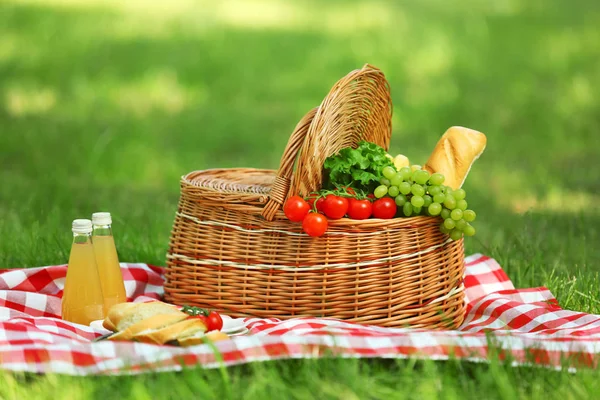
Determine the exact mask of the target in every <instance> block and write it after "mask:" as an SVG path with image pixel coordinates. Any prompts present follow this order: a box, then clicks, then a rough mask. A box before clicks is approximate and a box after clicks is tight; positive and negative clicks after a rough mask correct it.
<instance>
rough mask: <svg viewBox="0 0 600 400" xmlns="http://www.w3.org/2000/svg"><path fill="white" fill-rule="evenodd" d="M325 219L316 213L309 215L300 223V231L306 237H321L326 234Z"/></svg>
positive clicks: (326, 224) (326, 223)
mask: <svg viewBox="0 0 600 400" xmlns="http://www.w3.org/2000/svg"><path fill="white" fill-rule="evenodd" d="M328 225H329V223H328V222H327V218H325V216H324V215H322V214H318V213H312V212H311V213H309V214H308V215H307V216H306V217H305V218H304V221H302V229H303V230H304V232H306V234H307V235H308V236H313V237H318V236H323V235H324V234H325V232H327V226H328Z"/></svg>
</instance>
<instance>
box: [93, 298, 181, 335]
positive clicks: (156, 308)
mask: <svg viewBox="0 0 600 400" xmlns="http://www.w3.org/2000/svg"><path fill="white" fill-rule="evenodd" d="M161 314H163V315H166V314H184V313H183V312H182V311H181V310H179V309H178V308H177V307H176V306H173V305H171V304H167V303H163V302H162V301H151V302H148V303H119V304H115V305H114V306H112V307H111V308H110V310H109V311H108V314H107V316H106V318H105V319H104V322H103V323H102V326H103V327H104V328H106V329H108V330H111V331H113V332H116V331H123V330H125V329H127V328H128V327H129V326H131V325H134V324H136V323H138V322H140V321H143V320H144V319H146V318H149V317H152V316H154V315H161Z"/></svg>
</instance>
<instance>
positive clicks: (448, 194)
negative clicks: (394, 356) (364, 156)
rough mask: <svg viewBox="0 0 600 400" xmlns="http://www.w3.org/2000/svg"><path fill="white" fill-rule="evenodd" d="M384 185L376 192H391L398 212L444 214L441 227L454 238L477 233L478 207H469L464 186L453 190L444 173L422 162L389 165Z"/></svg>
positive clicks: (385, 171) (441, 215)
mask: <svg viewBox="0 0 600 400" xmlns="http://www.w3.org/2000/svg"><path fill="white" fill-rule="evenodd" d="M382 173H383V178H381V181H380V183H381V185H380V186H378V187H377V188H376V189H375V191H374V193H373V194H374V195H375V197H376V198H378V199H379V198H382V197H385V196H389V197H392V198H394V200H395V202H396V205H397V206H398V210H399V211H398V214H400V215H404V216H405V217H411V216H417V215H427V216H434V217H435V216H440V217H441V218H442V220H443V222H442V224H441V225H440V230H441V231H442V232H443V233H445V234H447V235H449V236H450V238H451V239H452V240H459V239H461V238H462V237H463V235H464V236H473V235H475V228H474V227H473V225H471V222H473V221H474V220H475V218H476V216H477V215H476V214H475V211H473V210H469V209H468V208H467V207H468V203H467V200H466V197H467V193H466V192H465V191H464V189H458V190H452V188H450V187H448V186H445V185H444V179H445V178H444V175H442V174H439V173H434V174H429V172H427V171H425V170H423V169H421V168H420V167H418V166H412V167H404V168H401V169H400V170H399V171H396V169H395V168H393V167H385V168H384V169H383V171H382Z"/></svg>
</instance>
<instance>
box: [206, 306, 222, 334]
mask: <svg viewBox="0 0 600 400" xmlns="http://www.w3.org/2000/svg"><path fill="white" fill-rule="evenodd" d="M206 319H207V321H208V325H207V327H206V329H207V330H208V331H209V332H210V331H220V330H221V329H222V328H223V318H221V316H220V315H219V313H218V312H216V311H211V312H210V313H209V314H208V317H206Z"/></svg>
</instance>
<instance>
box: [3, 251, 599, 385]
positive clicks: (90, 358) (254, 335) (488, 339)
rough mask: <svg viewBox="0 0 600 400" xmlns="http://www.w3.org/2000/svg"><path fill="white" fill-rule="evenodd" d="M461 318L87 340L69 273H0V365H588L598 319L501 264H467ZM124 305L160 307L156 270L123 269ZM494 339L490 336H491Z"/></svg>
mask: <svg viewBox="0 0 600 400" xmlns="http://www.w3.org/2000/svg"><path fill="white" fill-rule="evenodd" d="M466 263H467V269H466V275H465V280H464V282H465V288H466V289H465V290H466V298H467V300H466V301H467V315H466V318H465V322H464V324H463V325H462V326H461V327H460V329H458V330H456V331H427V330H421V329H419V330H417V329H393V328H381V327H375V326H362V325H357V324H352V323H347V322H343V321H339V320H332V319H320V318H296V319H291V320H285V321H280V320H277V319H274V318H273V319H257V318H248V319H245V321H244V322H245V325H246V326H247V327H248V328H249V329H250V331H249V333H248V334H247V335H244V336H235V337H232V340H229V341H222V342H217V343H216V344H215V345H216V348H217V350H218V352H215V351H214V349H213V348H212V347H211V346H209V345H199V346H193V347H187V348H180V347H173V346H156V345H150V344H143V343H134V342H111V341H99V342H91V340H92V339H94V338H95V337H98V336H100V335H101V334H102V333H105V332H103V331H99V330H94V329H93V328H90V327H88V326H83V325H77V324H72V323H69V322H65V321H62V320H61V319H60V309H61V307H60V303H61V300H60V299H61V295H62V288H63V283H64V278H65V275H66V266H65V265H59V266H50V267H41V268H30V269H15V270H0V367H1V368H2V369H5V370H12V371H29V372H54V373H64V374H71V375H88V374H131V373H139V372H144V371H150V370H152V371H157V370H161V371H163V370H179V369H181V368H184V367H187V366H195V365H202V366H205V367H216V366H219V365H222V364H221V363H224V364H225V365H234V364H242V363H247V362H252V361H263V360H273V359H285V358H308V357H321V356H331V355H338V356H342V357H365V358H368V357H380V358H404V357H421V358H430V359H447V358H448V357H457V358H461V359H466V360H472V361H484V360H486V359H487V357H488V355H489V354H490V353H492V352H493V354H495V355H499V357H500V358H501V359H506V360H511V361H512V362H513V363H517V364H523V363H537V364H542V365H546V366H552V367H558V366H561V365H564V361H569V360H570V366H573V365H578V366H581V365H585V366H591V367H595V366H596V365H597V361H596V360H597V355H598V354H600V316H598V315H591V314H584V313H580V312H574V311H567V310H563V309H561V308H560V307H559V305H558V303H557V301H556V299H555V298H554V297H553V296H552V294H551V293H550V292H549V291H548V290H547V289H546V288H544V287H539V288H532V289H515V288H514V286H513V284H512V282H511V281H510V279H508V277H507V276H506V274H505V273H504V271H503V270H502V268H501V267H500V265H498V263H497V262H496V261H494V260H493V259H490V258H488V257H485V256H482V255H479V254H476V255H472V256H469V257H467V258H466ZM121 266H122V271H123V276H124V278H125V285H126V290H127V295H128V297H129V300H133V301H145V300H149V299H157V298H160V296H161V295H162V293H163V287H162V284H163V276H162V268H159V267H154V266H150V265H147V264H128V263H123V264H122V265H121ZM492 331H493V334H491V335H490V332H492Z"/></svg>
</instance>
